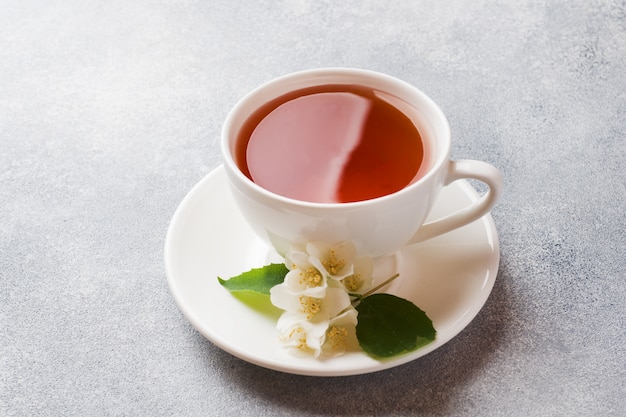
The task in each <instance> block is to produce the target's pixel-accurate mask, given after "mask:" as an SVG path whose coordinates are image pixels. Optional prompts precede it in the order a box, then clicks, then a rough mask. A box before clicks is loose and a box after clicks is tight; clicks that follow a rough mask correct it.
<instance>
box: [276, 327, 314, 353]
mask: <svg viewBox="0 0 626 417" xmlns="http://www.w3.org/2000/svg"><path fill="white" fill-rule="evenodd" d="M282 340H283V341H286V340H295V341H296V348H298V349H300V350H307V349H308V348H309V347H308V346H307V344H306V331H305V330H304V328H303V327H302V326H297V327H294V328H293V329H291V331H290V332H289V334H288V335H287V337H282Z"/></svg>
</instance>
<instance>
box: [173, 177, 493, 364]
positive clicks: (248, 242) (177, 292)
mask: <svg viewBox="0 0 626 417" xmlns="http://www.w3.org/2000/svg"><path fill="white" fill-rule="evenodd" d="M477 198H478V196H477V194H476V192H475V191H474V189H473V188H472V187H471V186H470V185H469V183H468V182H467V181H464V180H461V181H457V182H455V183H453V184H451V185H449V186H447V187H445V188H444V189H443V191H442V193H441V195H440V197H439V199H438V200H437V202H436V203H435V206H434V208H433V210H432V212H431V218H438V217H442V216H444V215H446V214H448V213H451V212H454V211H456V210H458V209H459V208H462V207H465V206H467V205H469V204H470V203H471V202H472V201H474V200H476V199H477ZM268 254H270V255H268ZM268 256H270V258H271V256H272V255H271V252H270V251H269V250H268V249H267V247H266V246H265V245H264V244H263V243H262V242H261V241H260V240H259V238H257V237H256V235H254V234H253V232H252V231H251V230H250V229H249V228H248V226H247V224H246V223H245V221H244V219H243V218H242V217H241V215H240V214H239V211H238V209H237V207H236V206H235V203H234V202H233V200H232V198H231V194H230V190H229V188H228V184H227V180H226V174H225V173H224V169H223V168H222V167H221V166H220V167H218V168H216V169H215V170H214V171H212V172H211V173H209V174H208V175H207V176H206V177H205V178H204V179H202V181H200V182H199V183H198V184H197V185H196V186H195V187H194V188H193V189H192V190H191V191H190V192H189V194H188V195H187V196H186V197H185V198H184V200H183V201H182V203H181V204H180V206H179V207H178V209H177V210H176V213H175V214H174V217H173V218H172V221H171V223H170V226H169V229H168V231H167V237H166V239H165V269H166V272H167V278H168V283H169V287H170V290H171V292H172V294H173V296H174V299H175V300H176V302H177V303H178V306H179V307H180V309H181V311H182V312H183V314H184V315H185V317H186V318H187V319H188V320H189V321H190V322H191V324H192V325H193V326H194V327H195V328H196V329H197V330H198V331H199V332H200V333H201V334H202V335H203V336H204V337H206V338H207V339H208V340H210V341H211V342H213V343H214V344H215V345H217V346H219V347H220V348H222V349H224V350H225V351H227V352H229V353H231V354H233V355H235V356H237V357H239V358H241V359H243V360H246V361H248V362H251V363H254V364H257V365H260V366H263V367H266V368H270V369H274V370H278V371H282V372H288V373H293V374H301V375H313V376H341V375H356V374H363V373H368V372H375V371H380V370H383V369H387V368H391V367H394V366H398V365H401V364H404V363H406V362H409V361H412V360H414V359H416V358H419V357H421V356H424V355H425V354H427V353H429V352H432V351H433V350H435V349H437V348H438V347H440V346H442V345H443V344H444V343H446V342H447V341H449V340H450V339H452V338H453V337H454V336H456V335H457V334H458V333H459V332H460V331H461V330H463V329H464V328H465V326H467V325H468V324H469V323H470V322H471V321H472V319H473V318H474V317H475V316H476V314H478V312H479V311H480V309H481V308H482V306H483V305H484V303H485V302H486V301H487V297H488V296H489V293H490V292H491V289H492V288H493V284H494V282H495V279H496V275H497V272H498V262H499V258H500V253H499V246H498V235H497V231H496V228H495V225H494V223H493V220H492V218H491V216H490V215H487V216H485V217H483V218H482V219H480V220H477V221H476V222H474V223H472V224H470V225H468V226H465V227H462V228H460V229H457V230H455V231H453V232H450V233H448V234H445V235H442V236H439V237H437V238H434V239H431V240H429V241H427V242H425V243H421V244H419V245H415V246H412V247H408V248H405V249H403V250H402V251H401V252H400V257H399V259H400V263H399V272H400V278H398V279H397V280H396V281H394V282H393V283H392V284H391V285H390V286H389V287H388V288H387V289H386V290H385V292H388V293H392V294H396V295H398V296H400V297H402V298H406V299H409V300H411V301H412V302H414V303H415V304H416V305H417V306H418V307H420V308H421V309H422V310H424V311H425V312H426V314H428V316H429V317H430V318H431V319H432V320H433V324H434V326H435V329H436V330H437V338H436V339H435V341H434V342H432V343H430V344H429V345H426V346H424V347H423V348H420V349H418V350H416V351H414V352H411V353H408V354H406V355H402V356H398V357H394V358H391V359H388V360H384V361H379V360H375V359H372V358H371V357H369V356H367V355H366V354H364V353H363V352H361V351H354V352H348V353H346V354H345V355H343V356H339V357H336V358H332V359H327V360H318V359H313V358H302V357H296V356H293V355H291V354H289V353H287V352H286V351H285V350H283V348H282V347H281V346H280V345H279V343H278V338H277V334H276V320H277V319H278V316H279V315H280V310H277V309H275V308H274V307H273V306H272V305H271V304H270V303H269V301H268V297H263V296H248V298H247V299H246V300H245V302H244V301H242V299H239V298H236V297H235V296H233V295H232V294H231V293H229V292H228V291H227V290H226V289H225V288H223V287H222V286H221V285H220V284H219V283H218V281H217V277H218V276H220V277H222V278H229V277H232V276H235V275H238V274H240V273H242V272H245V271H247V270H249V269H250V268H255V267H260V266H263V265H265V264H266V263H269V260H271V259H270V258H268ZM273 261H277V262H280V258H276V259H275V260H273Z"/></svg>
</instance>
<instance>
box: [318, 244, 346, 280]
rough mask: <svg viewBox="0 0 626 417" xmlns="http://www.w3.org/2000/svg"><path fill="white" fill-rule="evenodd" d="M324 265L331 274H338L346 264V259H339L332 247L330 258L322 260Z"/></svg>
mask: <svg viewBox="0 0 626 417" xmlns="http://www.w3.org/2000/svg"><path fill="white" fill-rule="evenodd" d="M322 265H324V268H326V270H327V271H328V273H329V274H331V275H336V274H337V273H339V271H341V270H342V269H343V267H344V266H345V265H346V261H345V259H337V254H336V253H335V250H334V249H331V250H330V253H329V254H328V259H326V260H325V261H324V262H322Z"/></svg>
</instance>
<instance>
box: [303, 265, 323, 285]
mask: <svg viewBox="0 0 626 417" xmlns="http://www.w3.org/2000/svg"><path fill="white" fill-rule="evenodd" d="M300 284H304V285H306V286H307V287H309V288H311V287H319V286H320V285H322V274H320V271H318V270H317V269H315V268H313V267H312V266H310V267H308V268H307V269H306V270H304V271H300Z"/></svg>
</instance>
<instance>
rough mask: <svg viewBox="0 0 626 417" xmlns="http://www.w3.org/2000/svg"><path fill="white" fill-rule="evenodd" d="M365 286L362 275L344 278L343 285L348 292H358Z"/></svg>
mask: <svg viewBox="0 0 626 417" xmlns="http://www.w3.org/2000/svg"><path fill="white" fill-rule="evenodd" d="M361 284H363V280H362V279H361V274H354V275H350V276H349V277H346V278H344V280H343V285H344V286H345V287H346V290H348V291H356V290H358V289H359V287H360V286H361Z"/></svg>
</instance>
